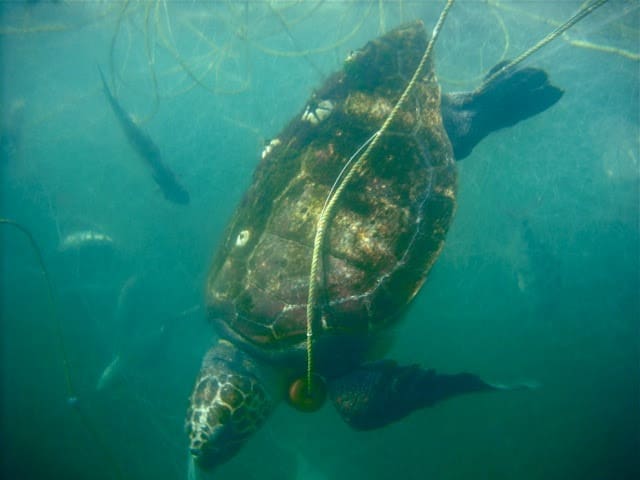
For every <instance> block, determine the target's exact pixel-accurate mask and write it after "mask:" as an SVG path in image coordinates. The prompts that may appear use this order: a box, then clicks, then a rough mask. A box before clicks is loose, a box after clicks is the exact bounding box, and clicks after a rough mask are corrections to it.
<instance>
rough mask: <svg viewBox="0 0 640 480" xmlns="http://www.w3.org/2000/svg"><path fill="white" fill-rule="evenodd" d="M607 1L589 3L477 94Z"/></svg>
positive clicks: (493, 78) (482, 86)
mask: <svg viewBox="0 0 640 480" xmlns="http://www.w3.org/2000/svg"><path fill="white" fill-rule="evenodd" d="M607 1H608V0H595V1H594V2H592V3H589V4H587V5H585V6H584V7H582V8H581V9H580V10H578V11H577V12H576V13H575V14H574V15H573V16H572V17H571V18H569V19H568V20H567V21H566V22H564V23H563V24H562V25H560V26H559V27H557V28H556V29H555V30H554V31H552V32H551V33H550V34H549V35H547V36H546V37H544V38H543V39H542V40H540V41H539V42H538V43H536V44H535V45H534V46H533V47H531V48H529V49H528V50H526V51H524V52H523V53H521V54H520V55H519V56H517V57H516V58H515V59H513V60H512V61H511V62H509V63H508V64H507V65H505V66H504V67H502V68H501V69H499V70H498V71H496V72H494V73H493V74H492V75H490V76H489V77H488V78H486V79H485V80H484V82H483V83H482V85H480V87H479V88H478V89H477V90H476V92H478V91H481V90H482V89H484V88H485V87H486V86H487V85H488V84H490V83H491V82H492V81H493V80H495V79H496V77H498V76H499V75H502V74H503V73H504V72H506V71H507V70H510V69H512V68H513V67H515V66H516V65H518V64H519V63H521V62H523V61H524V60H526V59H527V58H529V57H530V56H531V55H533V54H534V53H536V52H537V51H538V50H540V49H541V48H542V47H544V46H545V45H547V44H548V43H550V42H552V41H553V40H555V39H556V38H557V37H559V36H560V35H562V34H563V33H564V32H566V31H567V30H569V29H570V28H571V27H573V26H574V25H575V24H576V23H578V22H579V21H580V20H582V19H583V18H584V17H586V16H587V15H589V14H590V13H592V12H593V11H594V10H595V9H596V8H598V7H601V6H602V5H604V4H605V3H607Z"/></svg>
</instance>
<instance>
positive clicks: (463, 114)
mask: <svg viewBox="0 0 640 480" xmlns="http://www.w3.org/2000/svg"><path fill="white" fill-rule="evenodd" d="M503 66H504V62H503V63H499V64H498V65H496V66H495V67H494V68H493V69H491V71H490V72H489V75H488V76H487V78H488V79H489V82H488V83H485V84H484V85H483V86H482V87H481V88H480V89H478V90H476V91H474V92H464V93H452V94H447V95H443V96H442V108H441V110H442V119H443V122H444V126H445V129H446V131H447V134H448V135H449V139H450V140H451V144H452V146H453V152H454V155H455V157H456V159H457V160H462V159H463V158H465V157H467V156H468V155H469V154H470V153H471V150H473V148H474V147H475V146H476V145H477V144H478V143H480V141H481V140H482V139H483V138H484V137H486V136H487V135H489V134H490V133H491V132H493V131H495V130H499V129H501V128H505V127H510V126H512V125H515V124H516V123H518V122H520V121H522V120H525V119H527V118H529V117H532V116H534V115H537V114H538V113H541V112H544V111H545V110H546V109H548V108H549V107H551V106H553V105H554V104H555V103H556V102H557V101H558V100H560V97H562V94H563V93H564V92H563V91H562V90H561V89H559V88H557V87H555V86H553V85H551V84H550V83H549V78H548V76H547V73H546V72H545V71H544V70H541V69H539V68H533V67H526V68H522V69H519V70H507V71H505V72H504V73H501V74H499V75H497V76H496V77H495V78H491V77H492V75H494V74H495V72H498V71H500V69H501V68H502V67H503Z"/></svg>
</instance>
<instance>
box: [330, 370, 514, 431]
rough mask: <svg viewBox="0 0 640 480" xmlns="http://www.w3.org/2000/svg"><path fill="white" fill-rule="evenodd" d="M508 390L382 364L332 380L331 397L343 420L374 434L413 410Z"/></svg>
mask: <svg viewBox="0 0 640 480" xmlns="http://www.w3.org/2000/svg"><path fill="white" fill-rule="evenodd" d="M504 389H509V387H506V386H503V385H492V384H490V383H487V382H485V381H483V380H482V379H480V378H479V377H477V376H476V375H472V374H470V373H458V374H454V375H443V374H439V373H436V372H435V370H425V369H422V368H420V367H419V366H418V365H410V366H406V367H403V366H399V365H398V364H397V363H396V362H394V361H391V360H382V361H379V362H375V363H370V364H366V365H363V366H361V367H360V368H358V369H356V370H354V371H352V372H350V373H349V374H347V375H345V376H343V377H340V378H337V379H335V380H333V381H332V382H331V383H330V385H329V395H330V396H331V400H332V401H333V404H334V405H335V407H336V408H337V410H338V412H339V413H340V415H341V416H342V418H343V419H344V420H345V421H346V422H347V423H348V424H349V425H350V426H351V427H353V428H355V429H356V430H371V429H374V428H380V427H384V426H385V425H388V424H389V423H392V422H395V421H398V420H400V419H402V418H404V417H406V416H407V415H409V414H410V413H411V412H413V411H414V410H418V409H420V408H425V407H430V406H432V405H434V404H436V403H438V402H441V401H443V400H446V399H448V398H450V397H454V396H457V395H463V394H465V393H474V392H488V391H496V390H504Z"/></svg>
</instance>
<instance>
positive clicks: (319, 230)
mask: <svg viewBox="0 0 640 480" xmlns="http://www.w3.org/2000/svg"><path fill="white" fill-rule="evenodd" d="M453 2H454V0H447V4H446V5H445V6H444V8H443V9H442V12H441V13H440V17H439V18H438V21H437V23H436V25H435V27H434V28H433V33H432V35H431V39H430V40H429V43H428V44H427V47H426V48H425V50H424V53H423V54H422V58H421V59H420V63H419V64H418V66H417V67H416V70H415V71H414V73H413V76H412V77H411V80H410V81H409V83H408V84H407V86H406V88H405V89H404V91H403V92H402V95H400V98H399V99H398V101H397V102H396V104H395V106H394V107H393V109H392V110H391V112H390V113H389V115H388V116H387V118H386V119H385V121H384V123H383V124H382V126H381V127H380V129H378V130H377V131H376V132H375V133H374V134H373V135H372V136H371V137H370V138H369V140H367V142H365V145H366V143H368V146H367V148H366V150H365V151H364V152H363V153H362V155H361V156H360V157H359V158H358V159H357V160H356V161H355V162H354V163H352V164H351V165H350V166H349V164H350V163H351V162H352V160H353V159H354V158H355V156H356V155H357V153H358V152H359V151H360V149H361V148H362V147H360V149H358V151H357V152H356V153H355V154H354V155H353V156H352V157H351V158H350V159H349V162H348V163H347V165H345V168H343V170H342V171H341V172H340V175H342V173H343V172H345V171H346V173H345V174H344V177H343V178H342V180H341V181H340V183H339V184H338V185H337V187H335V184H334V187H335V190H334V189H333V188H332V190H331V191H330V192H329V195H328V197H327V201H326V202H325V205H324V207H323V209H322V211H321V212H320V217H319V218H318V223H317V225H316V234H315V238H314V241H313V255H312V257H311V270H310V272H309V292H308V296H307V345H306V346H307V395H309V396H311V385H312V376H313V323H314V313H315V309H316V302H317V287H318V285H317V282H316V276H317V274H318V265H319V261H320V252H321V250H322V245H323V243H324V238H325V232H326V228H327V224H328V222H329V219H330V218H331V215H332V213H333V210H334V209H335V205H336V204H337V202H338V199H339V198H340V195H342V192H343V191H344V189H345V188H346V186H347V185H348V184H349V182H350V181H351V179H352V178H353V176H354V175H355V174H356V173H358V172H359V171H360V170H361V167H362V165H363V164H364V162H365V161H366V160H367V159H368V157H369V155H370V154H371V151H372V150H373V149H374V148H375V147H376V145H377V144H378V141H379V139H380V137H381V136H382V135H383V134H384V133H385V132H386V131H387V130H388V129H389V125H391V122H393V120H394V119H395V117H396V116H397V114H398V111H400V109H401V108H402V106H403V105H404V103H405V102H406V100H407V98H408V97H409V95H410V94H411V92H412V91H413V88H414V87H415V84H416V82H417V81H418V78H419V77H420V75H421V74H422V70H423V69H424V66H425V64H426V63H427V60H428V59H429V57H430V56H431V52H432V51H433V46H434V45H435V42H436V39H437V38H438V35H439V33H440V30H441V29H442V25H443V24H444V20H445V18H446V17H447V14H448V13H449V10H450V9H451V7H452V6H453ZM345 169H347V170H345ZM339 177H340V176H339ZM339 177H338V178H339Z"/></svg>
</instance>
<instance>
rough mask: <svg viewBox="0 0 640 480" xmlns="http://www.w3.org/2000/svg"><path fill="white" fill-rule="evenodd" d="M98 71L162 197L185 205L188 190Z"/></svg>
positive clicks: (127, 132) (117, 114)
mask: <svg viewBox="0 0 640 480" xmlns="http://www.w3.org/2000/svg"><path fill="white" fill-rule="evenodd" d="M98 71H99V72H100V78H102V86H103V87H104V94H105V96H106V97H107V100H108V101H109V105H111V109H112V110H113V113H115V114H116V118H117V119H118V122H119V123H120V126H121V127H122V130H123V131H124V133H125V135H126V136H127V140H129V143H130V144H131V146H132V147H133V148H134V150H135V151H136V152H138V155H140V156H141V157H142V158H143V159H144V160H145V162H146V163H147V164H148V165H149V166H150V167H151V170H152V173H151V175H152V176H153V179H154V180H155V181H156V183H157V184H158V186H159V187H160V188H161V189H162V193H163V194H164V197H165V198H166V199H167V200H169V201H170V202H173V203H178V204H181V205H186V204H188V203H189V192H187V190H186V189H185V188H184V187H183V186H182V185H180V184H179V183H178V180H177V179H176V176H175V175H174V173H173V172H172V171H171V170H170V169H169V167H167V165H165V164H164V163H163V162H162V156H161V155H160V150H159V149H158V147H157V145H156V144H155V143H154V142H153V140H151V137H149V135H147V134H146V133H145V132H144V131H143V130H142V129H141V128H140V127H138V126H137V125H136V124H135V123H134V122H133V120H132V119H131V117H130V116H129V114H128V113H127V112H126V111H125V110H124V109H123V108H122V106H121V105H120V104H119V103H118V101H117V100H116V99H115V97H114V96H113V94H112V93H111V90H109V87H108V86H107V81H106V80H105V78H104V74H103V73H102V69H101V68H100V67H98Z"/></svg>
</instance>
